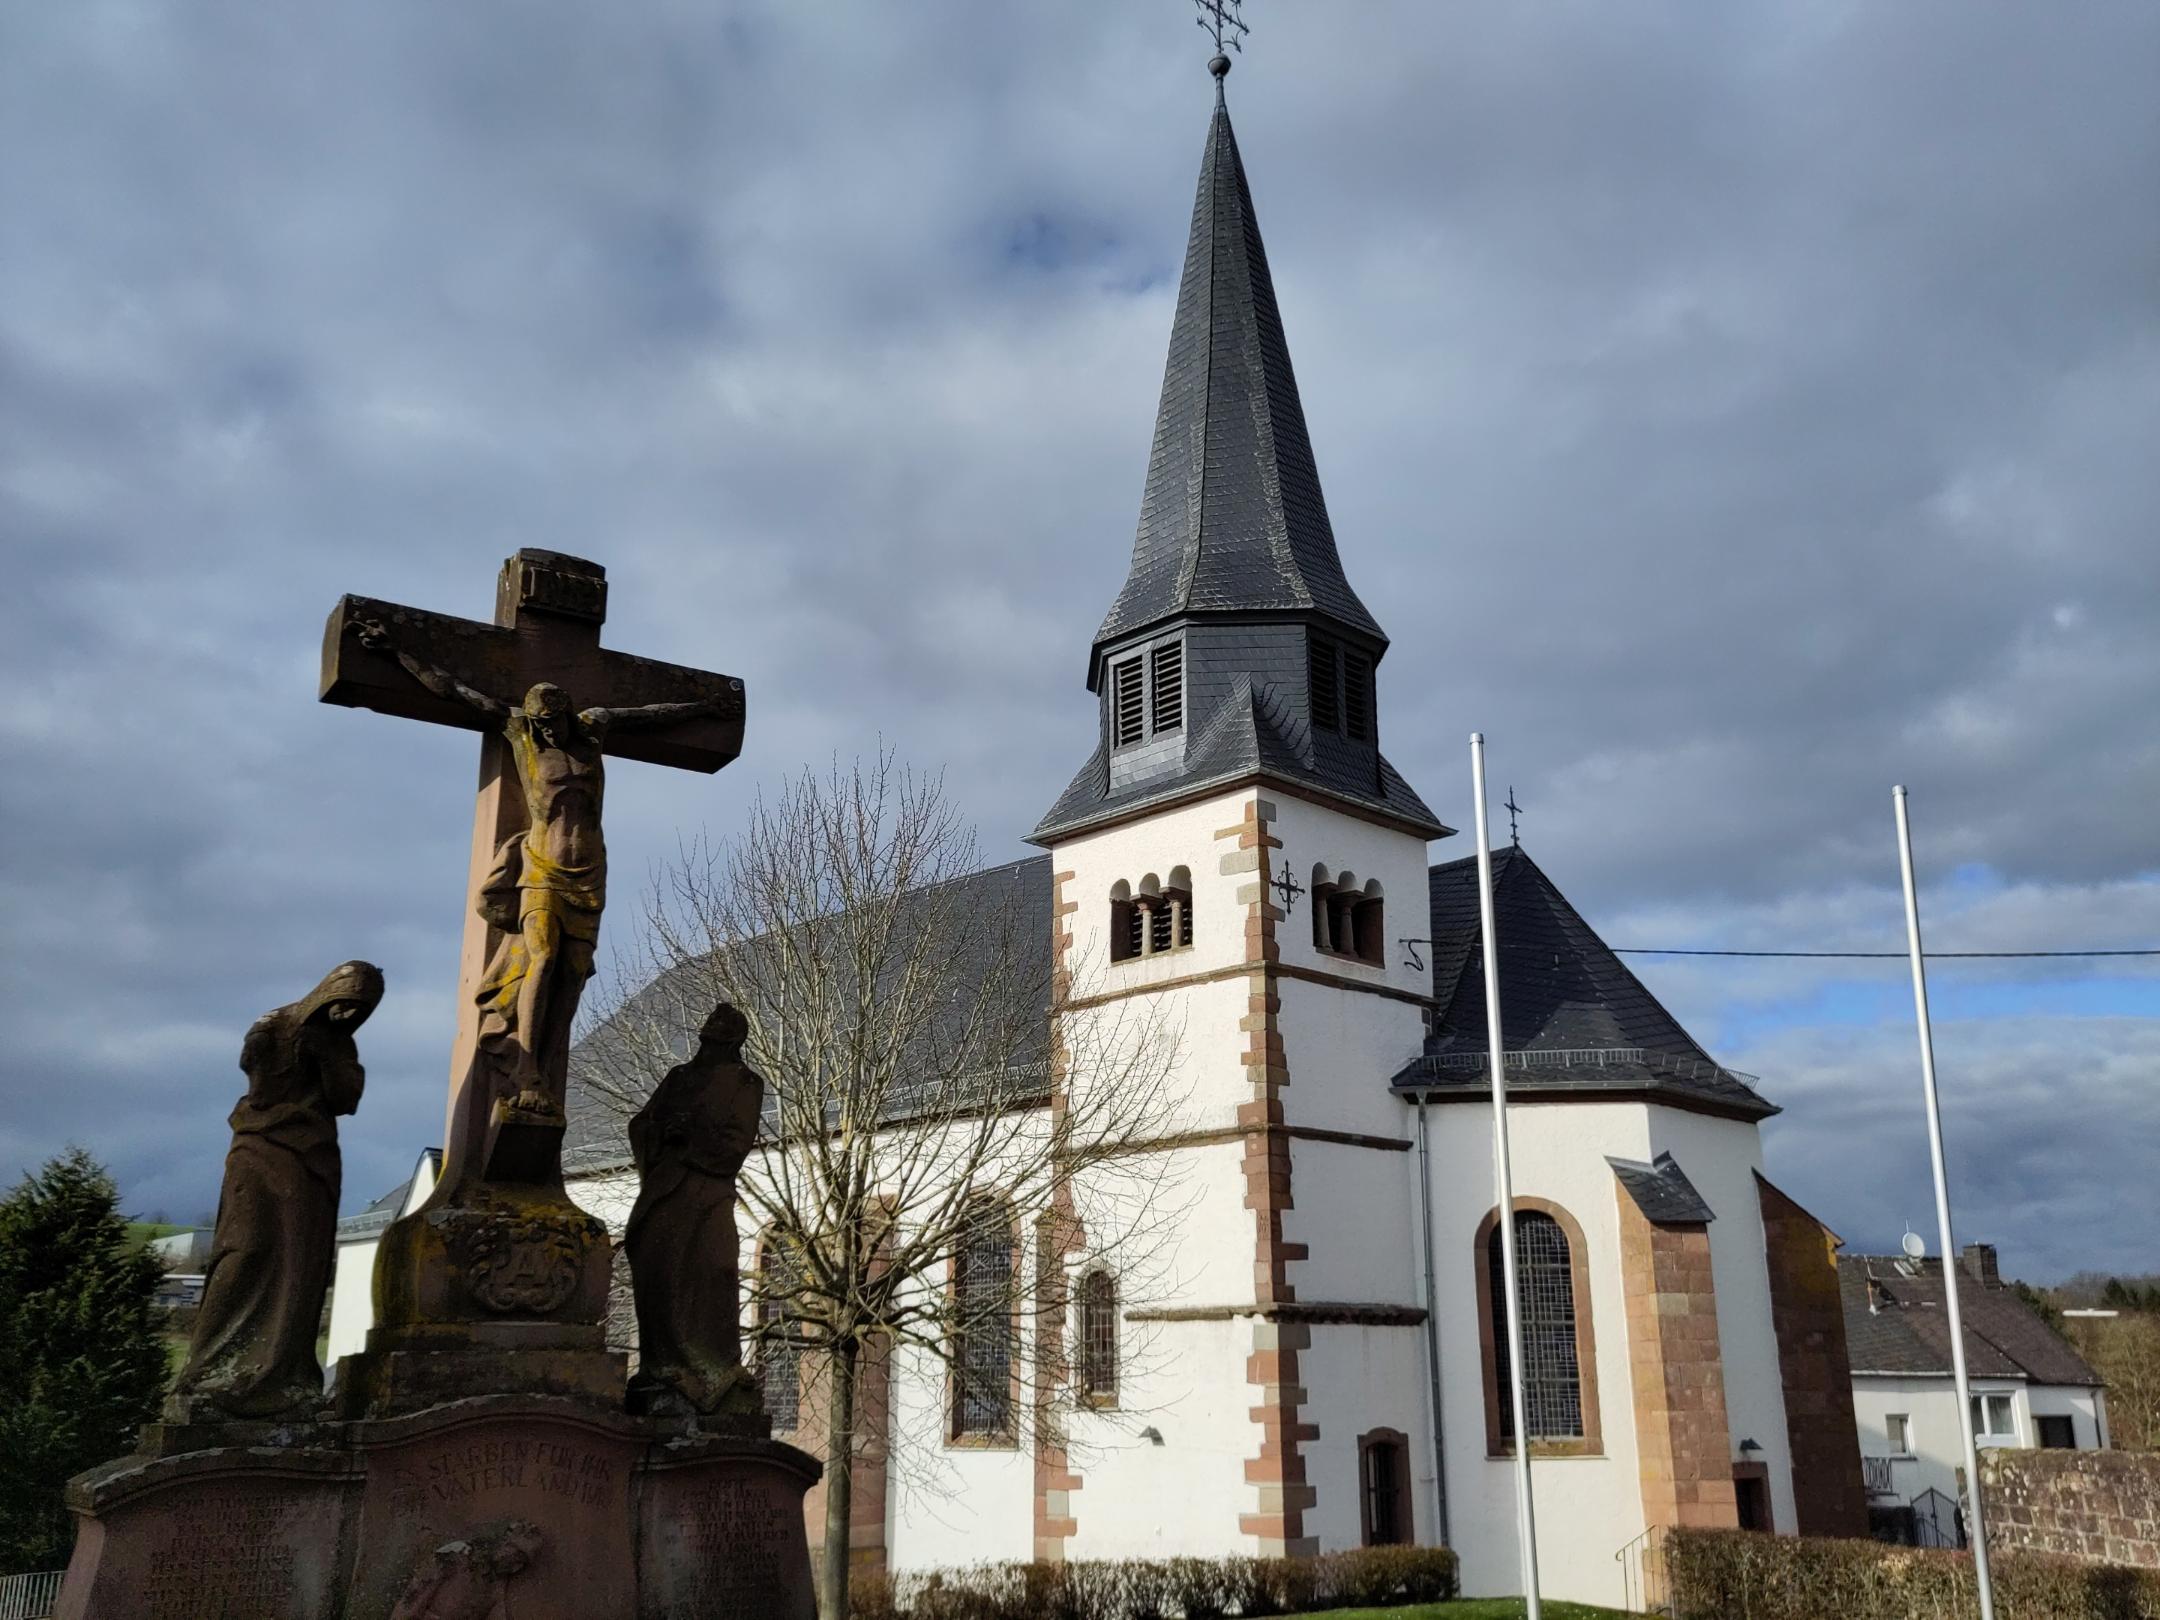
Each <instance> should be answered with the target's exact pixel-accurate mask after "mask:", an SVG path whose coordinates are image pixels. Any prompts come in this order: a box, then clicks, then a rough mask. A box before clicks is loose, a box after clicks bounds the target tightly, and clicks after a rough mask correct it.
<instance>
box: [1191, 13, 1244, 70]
mask: <svg viewBox="0 0 2160 1620" xmlns="http://www.w3.org/2000/svg"><path fill="white" fill-rule="evenodd" d="M1193 5H1194V6H1196V7H1197V8H1198V9H1199V12H1200V15H1199V16H1198V17H1196V18H1194V19H1193V20H1194V21H1195V22H1197V23H1199V25H1200V27H1201V29H1202V30H1203V31H1204V32H1205V33H1206V34H1207V35H1208V36H1209V37H1210V38H1211V39H1213V40H1214V41H1215V60H1214V61H1212V62H1210V63H1209V64H1208V67H1209V69H1210V71H1212V72H1213V73H1214V75H1215V77H1216V78H1218V79H1219V78H1221V77H1222V76H1223V75H1224V74H1225V73H1228V72H1229V71H1230V58H1229V57H1228V56H1227V55H1225V54H1224V53H1225V52H1227V51H1243V50H1244V49H1245V47H1244V46H1243V45H1242V44H1240V43H1239V40H1240V39H1241V38H1242V37H1243V36H1244V35H1246V34H1249V33H1251V32H1252V30H1251V29H1250V28H1248V27H1246V26H1245V19H1244V18H1243V17H1242V16H1240V15H1239V12H1240V11H1241V10H1242V9H1243V6H1244V0H1193Z"/></svg>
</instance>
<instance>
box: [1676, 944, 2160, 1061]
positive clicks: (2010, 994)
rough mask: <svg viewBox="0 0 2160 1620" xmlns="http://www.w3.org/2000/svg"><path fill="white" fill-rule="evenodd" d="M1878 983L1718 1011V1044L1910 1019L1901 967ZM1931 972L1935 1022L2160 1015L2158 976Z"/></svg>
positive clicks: (1845, 983)
mask: <svg viewBox="0 0 2160 1620" xmlns="http://www.w3.org/2000/svg"><path fill="white" fill-rule="evenodd" d="M1883 965H1884V967H1885V968H1886V969H1887V970H1889V971H1887V972H1885V973H1884V975H1883V976H1882V978H1881V979H1880V980H1879V981H1876V980H1857V979H1833V980H1829V981H1826V982H1822V983H1818V984H1816V985H1814V986H1811V987H1810V988H1809V989H1808V990H1807V991H1805V992H1804V993H1801V994H1798V995H1793V996H1786V997H1778V998H1775V999H1769V1000H1761V1001H1734V1002H1730V1003H1726V1004H1725V1005H1723V1006H1720V1007H1719V1008H1718V1011H1717V1013H1716V1016H1715V1027H1716V1032H1717V1035H1716V1044H1717V1045H1718V1046H1720V1047H1728V1048H1735V1049H1737V1048H1740V1047H1745V1046H1748V1045H1752V1044H1753V1043H1754V1042H1756V1041H1758V1040H1761V1039H1763V1038H1765V1037H1766V1036H1769V1035H1772V1034H1775V1033H1778V1032H1780V1031H1783V1030H1787V1029H1792V1028H1795V1027H1808V1026H1812V1027H1821V1026H1824V1025H1835V1026H1840V1027H1844V1028H1854V1027H1865V1026H1869V1025H1875V1024H1883V1023H1889V1022H1893V1021H1902V1022H1909V1021H1910V1020H1911V1018H1912V985H1911V981H1910V980H1909V979H1907V978H1906V976H1905V970H1904V965H1903V964H1902V963H1893V962H1886V963H1884V964H1883ZM1976 971H1977V970H1970V969H1967V970H1960V969H1958V968H1954V967H1953V968H1950V969H1948V970H1945V969H1943V968H1941V967H1939V966H1936V967H1930V969H1929V970H1928V1010H1929V1012H1930V1013H1931V1014H1932V1015H1933V1017H1934V1018H1935V1019H1936V1021H1937V1022H1938V1023H1942V1022H1949V1021H1953V1020H1955V1021H1958V1022H1967V1021H1979V1020H1985V1019H1990V1018H2036V1017H2039V1018H2121V1017H2133V1018H2154V1017H2160V975H2147V974H2139V975H2131V974H2091V975H2080V976H2077V977H2072V978H2059V977H2055V976H2052V975H2050V976H2048V977H2045V978H2038V979H2030V980H2006V979H2004V978H2002V977H2000V976H1999V971H1990V972H1989V974H1988V976H1987V977H1984V978H1982V977H1969V976H1967V975H1968V974H1971V973H1974V972H1976Z"/></svg>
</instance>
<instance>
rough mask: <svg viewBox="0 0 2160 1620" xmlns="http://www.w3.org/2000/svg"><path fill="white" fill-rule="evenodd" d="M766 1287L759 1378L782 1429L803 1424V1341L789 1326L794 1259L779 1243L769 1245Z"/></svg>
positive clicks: (761, 1302) (774, 1422) (767, 1403)
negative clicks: (789, 1299) (789, 1295)
mask: <svg viewBox="0 0 2160 1620" xmlns="http://www.w3.org/2000/svg"><path fill="white" fill-rule="evenodd" d="M764 1258H765V1286H764V1289H763V1294H762V1297H761V1298H760V1299H759V1300H758V1322H759V1325H760V1326H761V1328H762V1329H763V1332H762V1333H761V1334H760V1338H759V1347H758V1378H759V1382H761V1383H762V1384H763V1385H764V1387H765V1412H766V1415H767V1416H768V1417H770V1418H771V1419H772V1426H773V1427H774V1428H775V1429H779V1430H789V1429H794V1428H798V1427H800V1426H801V1423H802V1344H801V1342H800V1341H799V1340H798V1339H797V1338H796V1337H795V1335H794V1333H793V1332H791V1331H790V1329H789V1321H790V1314H789V1311H788V1294H789V1292H790V1290H791V1289H793V1287H794V1286H795V1271H794V1261H793V1259H792V1258H791V1257H790V1256H789V1255H788V1254H787V1252H786V1251H785V1250H784V1249H782V1248H781V1247H780V1246H779V1245H778V1244H776V1243H773V1242H771V1241H769V1240H768V1241H767V1243H766V1245H765V1256H764Z"/></svg>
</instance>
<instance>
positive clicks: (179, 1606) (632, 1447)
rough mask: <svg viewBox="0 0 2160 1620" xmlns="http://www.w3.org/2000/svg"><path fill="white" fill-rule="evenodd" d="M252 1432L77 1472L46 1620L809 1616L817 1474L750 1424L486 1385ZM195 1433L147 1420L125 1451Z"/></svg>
mask: <svg viewBox="0 0 2160 1620" xmlns="http://www.w3.org/2000/svg"><path fill="white" fill-rule="evenodd" d="M262 1428H263V1430H264V1431H265V1432H264V1433H262V1434H261V1435H260V1436H259V1437H256V1438H258V1439H259V1440H260V1442H261V1443H258V1444H252V1445H250V1444H239V1445H233V1444H228V1445H223V1446H218V1447H215V1448H213V1449H201V1450H198V1449H174V1450H172V1451H170V1452H169V1454H166V1455H150V1454H145V1455H138V1456H133V1457H127V1458H123V1459H121V1460H120V1461H118V1462H116V1463H112V1464H110V1465H108V1466H107V1467H105V1468H102V1469H99V1470H96V1471H95V1472H93V1473H90V1474H85V1475H83V1476H82V1477H80V1478H79V1479H77V1480H76V1481H75V1482H74V1483H73V1485H72V1486H71V1487H70V1492H69V1505H70V1507H71V1508H73V1509H74V1511H75V1513H76V1514H77V1515H78V1519H79V1532H78V1536H77V1540H76V1546H75V1556H74V1559H73V1561H72V1562H71V1564H70V1565H69V1568H68V1575H67V1580H66V1583H65V1586H64V1588H63V1596H62V1599H61V1603H60V1607H59V1610H58V1611H57V1613H58V1616H59V1620H121V1617H138V1620H204V1617H210V1616H217V1617H222V1620H258V1617H259V1620H389V1617H391V1616H398V1617H399V1620H407V1617H408V1616H409V1617H410V1620H427V1617H429V1616H432V1615H438V1614H439V1615H440V1616H442V1617H443V1620H451V1617H452V1616H462V1615H465V1614H468V1613H470V1614H490V1613H493V1612H496V1611H495V1609H494V1605H493V1603H492V1602H491V1601H490V1599H489V1596H488V1594H489V1593H490V1592H493V1591H498V1590H499V1591H500V1593H501V1595H502V1597H503V1598H504V1599H505V1600H506V1601H507V1605H508V1608H509V1611H510V1612H511V1613H514V1614H515V1615H517V1616H518V1620H603V1617H615V1616H621V1617H623V1620H630V1617H633V1616H635V1617H637V1620H658V1617H660V1616H667V1617H669V1620H693V1617H697V1620H702V1617H712V1620H723V1617H725V1620H733V1617H738V1616H739V1617H742V1620H751V1617H757V1620H766V1617H773V1620H804V1617H808V1616H810V1615H811V1614H813V1613H814V1612H815V1603H814V1600H813V1596H812V1590H811V1580H810V1561H809V1550H808V1546H807V1543H806V1541H805V1538H804V1535H803V1508H802V1501H803V1493H804V1492H805V1491H806V1490H807V1489H808V1488H809V1486H810V1485H811V1484H812V1483H813V1482H814V1481H815V1479H816V1478H817V1475H818V1472H819V1466H818V1464H817V1462H816V1461H815V1459H813V1458H811V1457H810V1456H808V1455H807V1454H805V1453H804V1452H801V1451H798V1450H796V1449H795V1448H794V1447H793V1446H789V1445H785V1444H782V1443H781V1442H778V1441H775V1440H772V1439H769V1438H767V1437H766V1436H765V1434H764V1433H763V1430H764V1428H765V1424H764V1421H763V1419H762V1418H749V1417H745V1418H739V1419H706V1420H703V1421H702V1422H701V1423H699V1424H696V1425H692V1424H688V1423H685V1422H682V1421H680V1420H667V1419H660V1418H648V1417H633V1416H630V1415H627V1414H622V1413H610V1412H606V1411H602V1410H597V1409H595V1408H594V1407H593V1406H591V1405H590V1404H587V1403H583V1402H577V1401H571V1400H562V1399H554V1398H549V1397H535V1396H528V1395H487V1396H479V1397H476V1398H473V1399H470V1400H461V1401H452V1402H449V1403H447V1404H444V1405H441V1406H436V1407H433V1408H430V1409H428V1410H425V1411H421V1412H417V1413H414V1414H412V1415H410V1416H406V1417H395V1418H382V1419H362V1420H357V1421H348V1422H326V1423H320V1424H308V1425H303V1426H298V1427H295V1426H290V1425H288V1426H284V1427H283V1428H277V1427H275V1426H272V1425H268V1424H265V1425H262ZM731 1429H732V1431H733V1432H730V1430H731ZM226 1437H227V1438H232V1439H239V1438H246V1437H245V1436H244V1435H241V1434H230V1433H229V1434H228V1435H227V1436H226ZM202 1438H205V1435H204V1434H202V1433H200V1432H194V1426H191V1425H175V1424H162V1425H153V1426H152V1428H151V1429H149V1430H147V1431H146V1432H145V1433H144V1436H143V1442H144V1447H145V1452H146V1453H150V1452H154V1451H157V1450H160V1449H164V1448H166V1447H168V1446H172V1447H179V1448H187V1447H190V1446H192V1445H193V1444H194V1443H195V1442H196V1441H197V1440H200V1439H202ZM506 1537H508V1538H512V1539H516V1540H517V1541H518V1542H519V1544H520V1551H521V1552H522V1553H523V1554H524V1558H523V1561H522V1562H521V1563H520V1567H519V1568H517V1569H516V1570H514V1571H507V1572H495V1571H490V1570H489V1569H487V1568H484V1567H476V1568H475V1569H473V1570H471V1571H469V1572H465V1573H459V1572H456V1571H451V1572H449V1573H446V1574H445V1575H444V1576H443V1578H442V1580H441V1581H440V1582H439V1583H438V1587H439V1590H441V1591H442V1593H443V1597H442V1599H441V1600H440V1606H438V1605H437V1604H434V1603H429V1602H428V1601H427V1600H425V1599H424V1598H422V1597H421V1596H420V1595H419V1589H420V1586H421V1585H422V1584H423V1583H422V1580H421V1577H424V1575H425V1573H426V1571H427V1570H428V1569H429V1568H430V1565H431V1562H436V1563H440V1562H442V1561H443V1559H444V1558H447V1559H448V1560H450V1561H452V1562H454V1561H456V1560H458V1559H460V1558H463V1559H466V1560H468V1561H470V1562H472V1563H474V1564H475V1565H476V1566H478V1565H485V1563H486V1559H487V1552H488V1548H489V1547H490V1546H491V1544H494V1543H497V1542H501V1541H502V1540H504V1539H505V1538H506ZM513 1561H514V1562H515V1561H517V1560H513ZM445 1568H446V1569H447V1568H448V1566H447V1565H445ZM460 1582H462V1583H463V1584H462V1585H461V1584H459V1583H460ZM490 1583H493V1584H492V1585H491V1584H490ZM453 1591H454V1592H455V1593H456V1594H457V1595H456V1596H455V1597H453V1596H452V1595H451V1594H452V1593H453ZM408 1594H411V1596H410V1597H408ZM460 1601H462V1602H465V1603H472V1602H475V1601H477V1602H478V1603H480V1604H485V1605H486V1606H485V1607H470V1608H467V1607H457V1606H454V1605H455V1604H457V1603H459V1602H460Z"/></svg>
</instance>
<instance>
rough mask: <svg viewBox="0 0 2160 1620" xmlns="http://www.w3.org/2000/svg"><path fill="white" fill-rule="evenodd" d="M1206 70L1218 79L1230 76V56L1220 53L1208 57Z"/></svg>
mask: <svg viewBox="0 0 2160 1620" xmlns="http://www.w3.org/2000/svg"><path fill="white" fill-rule="evenodd" d="M1207 70H1208V71H1209V72H1210V73H1212V74H1214V75H1215V77H1216V78H1218V79H1224V78H1228V77H1229V76H1230V58H1229V57H1227V56H1221V55H1217V56H1211V57H1209V58H1208V65H1207Z"/></svg>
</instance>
